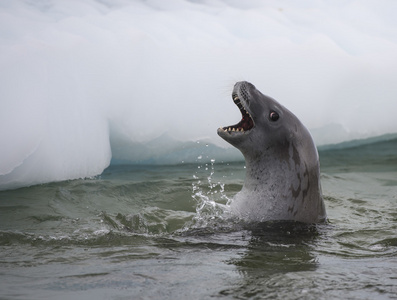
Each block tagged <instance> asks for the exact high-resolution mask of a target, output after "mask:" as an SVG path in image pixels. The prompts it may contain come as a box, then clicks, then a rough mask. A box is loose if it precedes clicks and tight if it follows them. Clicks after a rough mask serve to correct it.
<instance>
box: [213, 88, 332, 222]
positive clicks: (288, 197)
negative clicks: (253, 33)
mask: <svg viewBox="0 0 397 300" xmlns="http://www.w3.org/2000/svg"><path fill="white" fill-rule="evenodd" d="M232 98H233V101H234V103H235V104H236V105H237V107H238V108H239V109H240V111H241V114H242V119H241V121H240V122H239V123H237V124H236V125H231V126H226V127H220V128H219V129H218V135H219V136H220V137H222V138H223V139H224V140H226V141H227V142H229V143H230V144H232V145H233V146H234V147H236V148H237V149H239V150H240V151H241V152H242V154H243V155H244V158H245V162H246V178H245V182H244V185H243V188H242V190H241V191H240V192H239V193H238V194H237V195H236V196H235V197H234V199H233V201H232V203H231V209H232V211H233V212H234V213H235V214H236V215H238V216H239V217H241V218H243V219H246V220H248V221H254V222H263V221H270V220H293V221H300V222H305V223H318V222H324V221H325V220H326V211H325V205H324V201H323V197H322V192H321V183H320V164H319V158H318V153H317V148H316V147H315V145H314V142H313V139H312V137H311V135H310V133H309V131H308V130H307V129H306V127H305V126H304V125H303V124H302V123H301V122H300V121H299V119H298V118H297V117H296V116H295V115H294V114H293V113H291V112H290V111H289V110H288V109H286V108H285V107H283V106H282V105H281V104H279V103H278V102H277V101H276V100H274V99H272V98H270V97H267V96H265V95H263V94H262V93H261V92H260V91H259V90H257V89H256V88H255V86H254V85H252V84H251V83H249V82H245V81H243V82H237V83H236V84H235V86H234V89H233V92H232Z"/></svg>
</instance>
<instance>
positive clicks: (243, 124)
mask: <svg viewBox="0 0 397 300" xmlns="http://www.w3.org/2000/svg"><path fill="white" fill-rule="evenodd" d="M232 97H233V102H234V103H235V104H236V105H237V107H238V108H239V109H240V112H241V115H242V119H241V121H240V122H239V123H238V124H236V125H232V126H226V127H223V130H225V131H228V132H231V131H248V130H250V129H252V128H253V127H254V121H253V120H252V118H251V116H250V114H249V113H248V112H247V110H246V109H245V108H244V106H243V104H242V103H241V101H240V99H239V98H238V96H237V95H236V94H233V95H232Z"/></svg>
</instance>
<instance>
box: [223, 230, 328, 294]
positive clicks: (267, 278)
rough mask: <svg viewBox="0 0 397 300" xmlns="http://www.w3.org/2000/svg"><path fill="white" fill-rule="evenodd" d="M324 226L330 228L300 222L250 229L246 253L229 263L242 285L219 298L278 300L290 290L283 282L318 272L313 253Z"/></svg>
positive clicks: (227, 291) (226, 291) (225, 292)
mask: <svg viewBox="0 0 397 300" xmlns="http://www.w3.org/2000/svg"><path fill="white" fill-rule="evenodd" d="M321 226H326V225H314V224H302V223H297V222H266V223H259V224H250V225H247V226H246V229H247V230H248V231H249V232H250V234H251V237H250V240H249V243H248V245H247V247H246V251H245V252H244V253H242V255H241V256H240V257H238V258H235V259H231V260H229V261H227V263H228V264H232V265H234V266H236V268H237V272H238V273H239V275H240V276H241V281H240V282H238V283H237V284H236V286H234V287H232V288H226V289H223V290H221V291H220V292H219V296H232V297H233V298H239V299H240V298H241V299H247V298H256V297H259V298H260V297H264V296H266V297H269V298H272V297H273V296H274V297H276V298H277V297H278V296H277V295H278V291H277V290H279V289H280V288H287V289H288V282H287V281H285V282H283V279H282V278H285V277H288V275H289V274H294V275H295V276H296V274H299V272H307V271H309V272H310V271H315V270H316V269H317V268H318V265H319V263H318V260H317V258H316V255H315V254H314V251H312V250H313V249H314V247H315V245H316V241H317V240H318V239H319V237H320V236H321V234H322V233H321ZM284 280H285V279H284Z"/></svg>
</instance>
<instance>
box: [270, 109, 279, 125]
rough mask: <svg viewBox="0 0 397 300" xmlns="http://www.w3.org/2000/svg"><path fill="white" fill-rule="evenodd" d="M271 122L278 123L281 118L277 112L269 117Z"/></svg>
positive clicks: (273, 112)
mask: <svg viewBox="0 0 397 300" xmlns="http://www.w3.org/2000/svg"><path fill="white" fill-rule="evenodd" d="M269 118H270V121H273V122H276V121H277V120H278V119H279V118H280V116H279V115H278V113H276V112H275V111H272V112H271V113H270V115H269Z"/></svg>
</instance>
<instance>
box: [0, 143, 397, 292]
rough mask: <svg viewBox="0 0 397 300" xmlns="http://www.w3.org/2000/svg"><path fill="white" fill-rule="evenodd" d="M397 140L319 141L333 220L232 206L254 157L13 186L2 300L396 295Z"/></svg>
mask: <svg viewBox="0 0 397 300" xmlns="http://www.w3.org/2000/svg"><path fill="white" fill-rule="evenodd" d="M396 146H397V139H391V140H390V139H389V140H388V139H386V140H382V141H373V142H371V143H368V144H366V145H362V144H361V145H360V144H359V145H354V143H351V144H349V145H342V146H341V147H339V148H338V147H331V148H326V147H323V148H320V157H321V163H322V165H321V171H322V175H321V180H322V186H323V193H324V196H325V204H326V207H327V213H328V217H329V222H328V224H322V225H302V224H297V223H288V222H271V223H262V224H247V223H244V222H241V221H239V220H237V219H235V218H233V216H231V215H229V214H228V213H227V205H228V203H229V201H231V199H232V198H233V195H235V194H236V193H237V192H238V191H239V190H240V189H241V187H242V184H243V182H244V174H245V168H244V162H236V163H226V162H218V161H214V160H212V161H210V160H209V161H207V162H206V161H205V160H204V159H198V160H197V163H196V164H179V165H171V166H136V165H135V166H132V165H112V166H110V167H109V168H108V169H106V170H105V172H104V173H103V174H102V175H101V176H98V177H95V178H91V179H84V180H83V179H81V180H73V181H63V182H57V183H49V184H43V185H36V186H32V187H26V188H20V189H16V190H9V191H2V192H0V253H1V259H0V279H1V280H0V282H1V283H0V299H72V298H74V299H79V298H80V299H82V298H84V299H189V298H191V299H208V298H211V297H212V298H225V299H230V298H237V299H261V298H267V299H338V298H339V299H342V298H343V299H395V298H397V273H396V270H397V234H396V232H397V199H396V198H397V153H396V150H395V149H396Z"/></svg>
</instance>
